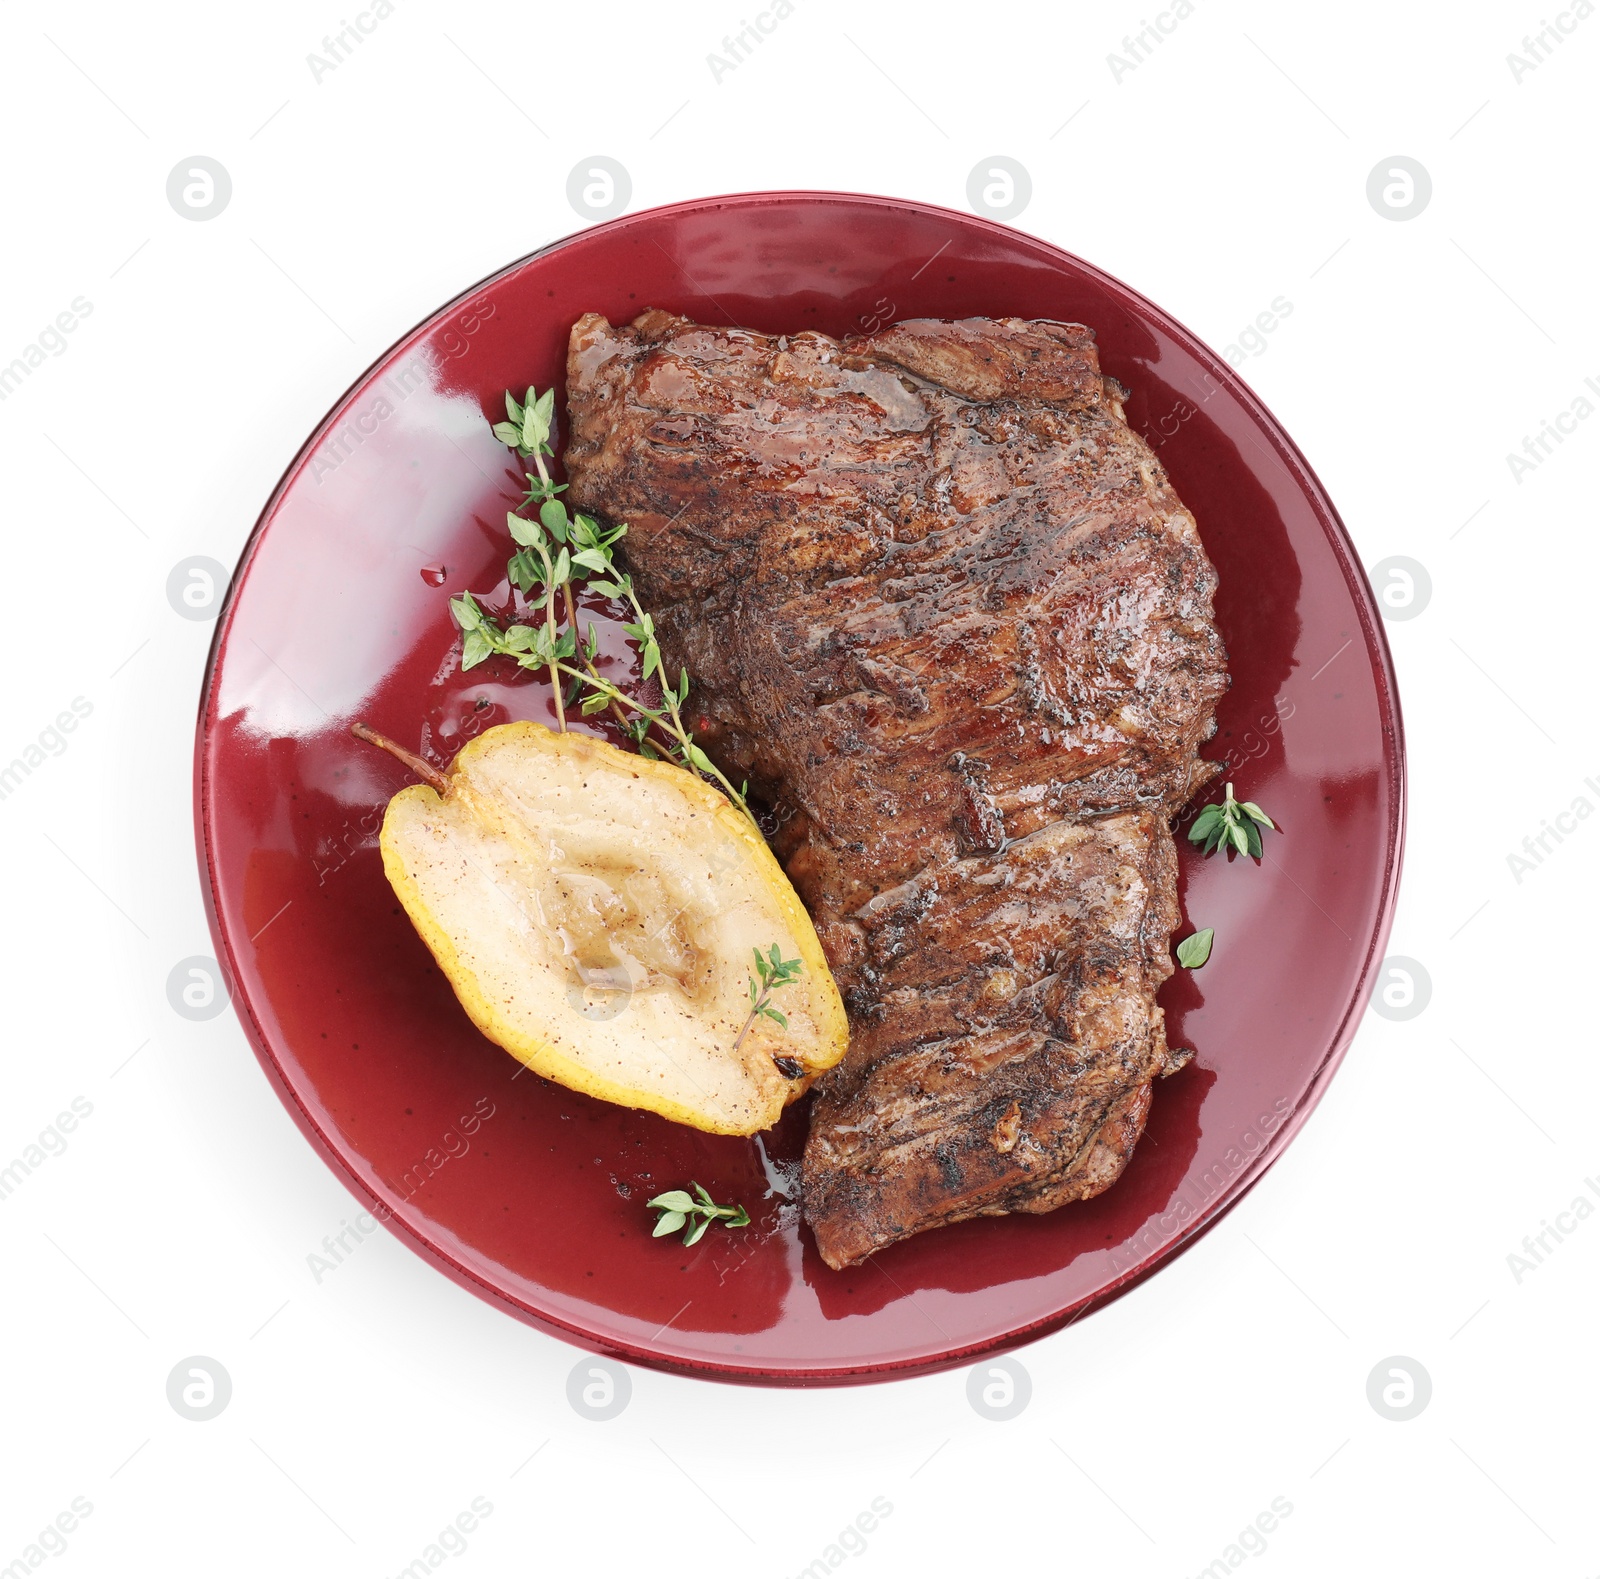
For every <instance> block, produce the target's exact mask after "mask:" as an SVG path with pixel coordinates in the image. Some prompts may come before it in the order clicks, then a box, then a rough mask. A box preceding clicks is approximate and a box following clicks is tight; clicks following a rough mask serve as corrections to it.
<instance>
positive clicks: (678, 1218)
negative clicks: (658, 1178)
mask: <svg viewBox="0 0 1600 1579" xmlns="http://www.w3.org/2000/svg"><path fill="white" fill-rule="evenodd" d="M689 1188H690V1189H692V1190H693V1191H694V1195H690V1194H689V1191H688V1190H668V1191H666V1193H665V1194H662V1195H658V1196H656V1198H655V1199H654V1200H653V1201H646V1202H645V1205H646V1206H648V1207H649V1208H650V1209H651V1210H652V1211H656V1212H659V1213H660V1214H661V1215H660V1216H659V1217H657V1218H656V1226H655V1228H654V1230H653V1231H652V1232H651V1235H650V1237H651V1238H652V1239H660V1238H662V1237H663V1235H666V1234H675V1233H676V1232H677V1231H678V1230H679V1229H680V1228H682V1227H683V1226H684V1224H685V1223H687V1224H688V1225H689V1231H688V1232H687V1233H686V1234H685V1235H684V1236H683V1242H684V1244H685V1245H693V1244H698V1243H699V1242H700V1240H701V1239H702V1238H703V1237H704V1235H705V1231H706V1229H708V1228H709V1227H710V1226H711V1225H712V1224H713V1223H716V1222H720V1223H721V1224H722V1225H723V1227H724V1228H745V1227H748V1226H749V1223H750V1214H749V1213H748V1212H747V1211H746V1210H745V1209H744V1208H743V1207H742V1206H718V1205H717V1203H716V1202H715V1201H714V1200H712V1199H711V1197H710V1195H709V1194H707V1192H706V1191H705V1190H703V1189H702V1188H701V1187H700V1186H699V1185H698V1184H695V1183H693V1182H692V1181H691V1183H690V1186H689ZM696 1197H698V1199H696Z"/></svg>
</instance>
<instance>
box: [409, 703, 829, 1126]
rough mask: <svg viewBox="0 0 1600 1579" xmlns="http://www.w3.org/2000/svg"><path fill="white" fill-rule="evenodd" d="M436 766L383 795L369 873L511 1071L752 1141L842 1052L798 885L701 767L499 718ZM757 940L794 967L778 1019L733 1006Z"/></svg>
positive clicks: (740, 1001) (744, 987)
mask: <svg viewBox="0 0 1600 1579" xmlns="http://www.w3.org/2000/svg"><path fill="white" fill-rule="evenodd" d="M440 782H443V783H444V785H445V788H444V792H443V793H442V794H441V793H440V792H439V791H438V790H436V789H435V788H433V787H430V785H427V784H413V785H411V786H410V787H408V788H406V789H403V790H401V791H400V792H399V793H398V794H397V795H396V796H395V797H394V798H393V799H392V800H391V801H390V802H389V808H388V811H387V813H386V815H385V817H384V823H383V831H382V834H381V836H380V841H379V842H380V847H381V850H382V854H383V868H384V873H385V875H386V876H387V877H388V879H389V882H390V884H391V885H392V887H393V888H394V891H395V893H396V894H397V895H398V896H399V899H400V902H401V903H402V904H403V905H404V907H405V909H406V913H407V914H408V915H409V916H410V917H411V920H412V923H413V924H414V925H415V927H416V929H417V931H418V932H419V933H420V934H421V936H422V939H423V941H424V942H425V943H426V944H427V945H428V947H429V949H431V950H432V952H433V956H434V958H435V959H436V960H437V961H438V963H439V966H440V968H441V969H442V970H443V971H444V973H445V975H446V977H447V978H448V979H449V981H450V984H451V986H452V987H453V988H454V989H455V992H456V996H457V997H458V998H459V999H460V1000H461V1005H462V1007H463V1008H464V1009H465V1010H466V1011H467V1014H468V1015H469V1016H470V1017H471V1019H472V1021H473V1023H474V1024H476V1025H477V1027H478V1029H479V1030H481V1031H482V1032H483V1033H484V1035H485V1036H487V1037H488V1038H489V1039H490V1040H491V1041H493V1042H496V1043H498V1044H499V1045H500V1046H501V1047H503V1048H505V1049H506V1051H508V1052H509V1053H511V1054H512V1055H513V1056H515V1057H516V1058H518V1059H520V1060H521V1061H522V1062H523V1063H524V1064H526V1065H527V1066H528V1068H530V1069H532V1070H534V1071H536V1072H537V1073H539V1074H541V1075H544V1076H546V1077H547V1078H549V1079H551V1080H554V1081H558V1082H559V1083H560V1084H562V1085H564V1086H569V1087H571V1088H572V1089H573V1090H575V1091H585V1092H588V1093H589V1094H590V1095H591V1096H595V1097H599V1098H601V1099H602V1100H603V1101H607V1102H616V1103H620V1104H622V1105H623V1106H626V1107H634V1108H645V1109H648V1110H650V1111H651V1112H654V1113H659V1114H661V1115H662V1116H663V1117H664V1118H668V1119H672V1120H674V1121H675V1122H677V1123H681V1124H688V1125H692V1126H693V1127H694V1128H696V1129H702V1130H709V1131H711V1132H713V1133H716V1134H723V1135H751V1134H754V1133H755V1132H756V1131H758V1130H761V1129H765V1128H766V1127H767V1126H769V1125H770V1124H772V1123H773V1122H774V1121H775V1120H776V1119H777V1118H778V1116H779V1115H780V1114H781V1112H782V1111H783V1108H784V1106H785V1105H786V1104H787V1103H788V1102H791V1101H793V1099H794V1098H795V1097H797V1096H798V1095H799V1094H800V1093H801V1092H802V1091H804V1090H805V1088H806V1087H807V1086H808V1085H809V1084H810V1083H811V1081H812V1080H813V1079H814V1078H815V1077H816V1076H817V1075H818V1074H820V1073H821V1072H822V1071H823V1070H824V1069H827V1068H830V1067H832V1065H834V1064H836V1063H837V1062H838V1061H839V1059H840V1058H842V1057H843V1056H844V1051H845V1046H846V1043H847V1041H848V1037H849V1032H848V1029H847V1025H846V1020H845V1014H844V1006H843V1004H842V1003H841V1002H840V999H839V992H838V989H837V987H835V985H834V982H833V977H832V976H831V975H830V974H829V972H828V966H827V961H826V959H825V958H824V957H823V953H822V948H821V945H820V944H819V943H818V941H817V935H816V931H815V929H814V928H813V927H812V925H811V920H810V918H809V917H808V916H807V914H806V912H805V908H804V906H802V905H801V903H800V899H799V896H798V895H797V894H796V893H795V891H794V889H793V887H792V886H791V885H790V883H789V879H788V878H787V877H786V876H785V875H784V873H783V869H782V868H781V867H780V866H779V865H778V863H777V861H776V860H775V859H774V858H773V855H772V852H771V851H770V850H769V849H768V848H767V846H766V844H765V842H764V841H763V840H762V839H761V837H760V835H759V834H758V833H757V832H756V831H755V830H754V828H752V827H751V825H750V823H749V820H748V819H747V818H746V817H745V816H744V815H743V814H742V813H741V812H739V811H738V809H737V808H735V807H734V806H732V805H731V804H730V803H729V802H728V801H727V800H726V799H725V798H724V797H723V796H722V795H721V794H720V793H719V792H718V791H717V790H715V789H713V788H712V787H711V786H710V785H709V784H707V783H705V781H703V780H702V779H699V778H696V777H695V776H694V775H693V774H691V773H689V772H687V771H686V770H685V769H683V768H679V767H676V766H674V765H672V764H670V763H666V762H653V761H650V760H648V759H646V758H644V757H640V756H635V755H633V754H632V753H629V752H625V751H619V750H618V749H617V748H615V747H614V746H610V745H607V744H606V743H605V742H603V741H600V740H596V739H593V738H592V737H590V736H587V735H580V734H573V733H569V734H556V733H555V732H553V731H551V730H548V729H545V728H544V727H543V726H542V725H539V724H534V723H516V724H502V725H500V726H499V727H497V728H494V729H490V730H488V731H486V732H485V733H484V734H483V735H481V736H479V737H478V738H477V739H476V740H474V741H472V742H471V743H470V744H468V745H467V746H465V747H463V749H462V750H461V752H460V754H459V755H458V756H457V757H456V760H455V764H454V766H453V767H452V769H451V771H450V773H449V775H448V776H447V778H446V779H444V780H442V781H440ZM774 943H776V944H777V945H778V946H779V948H780V950H781V951H782V957H783V958H784V959H795V958H798V959H799V960H800V962H801V972H800V976H799V979H798V980H796V981H794V982H792V983H790V984H788V985H786V986H783V987H781V988H779V989H778V990H777V992H776V993H775V994H774V995H773V997H772V998H771V1000H770V1001H771V1004H772V1007H773V1008H775V1009H777V1010H778V1011H779V1012H780V1013H782V1014H783V1015H784V1016H785V1018H786V1019H787V1020H788V1027H787V1029H785V1028H782V1027H780V1026H779V1025H778V1024H776V1023H775V1022H774V1021H772V1020H770V1019H768V1018H766V1017H765V1016H757V1017H756V1018H755V1019H754V1021H753V1022H751V1020H750V1010H751V996H750V982H751V980H752V978H753V975H754V972H753V969H752V967H753V965H754V960H753V957H752V950H755V949H760V950H761V952H762V953H763V954H764V955H765V954H768V953H769V952H770V950H771V947H772V945H773V944H774ZM741 1033H742V1034H741ZM778 1059H782V1060H784V1062H785V1064H786V1065H788V1068H789V1070H790V1071H793V1070H794V1069H796V1068H798V1070H799V1073H798V1074H796V1075H791V1074H790V1073H786V1072H785V1071H784V1069H781V1068H780V1067H779V1065H778V1063H777V1062H776V1060H778Z"/></svg>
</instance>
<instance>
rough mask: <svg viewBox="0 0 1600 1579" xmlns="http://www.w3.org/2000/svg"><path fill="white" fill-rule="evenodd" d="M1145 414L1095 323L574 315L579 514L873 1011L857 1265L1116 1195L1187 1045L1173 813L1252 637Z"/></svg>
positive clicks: (848, 1229) (845, 1126)
mask: <svg viewBox="0 0 1600 1579" xmlns="http://www.w3.org/2000/svg"><path fill="white" fill-rule="evenodd" d="M1123 394H1124V392H1123V391H1122V390H1121V389H1120V388H1119V387H1118V385H1117V384H1116V383H1115V382H1114V381H1113V380H1111V379H1110V378H1107V377H1106V376H1104V375H1103V374H1102V373H1101V371H1100V367H1099V361H1098V357H1097V355H1096V350H1095V342H1094V336H1093V334H1092V333H1091V332H1090V330H1088V329H1086V328H1083V327H1082V326H1080V325H1076V324H1066V323H1053V322H1035V321H1026V320H1021V319H1015V318H1006V319H983V318H973V319H963V320H960V321H955V322H944V321H936V320H931V319H918V320H913V321H909V322H904V323H899V324H895V325H893V326H891V327H889V328H885V329H882V330H880V331H878V332H877V333H874V334H868V335H860V336H851V337H849V338H847V339H845V340H843V341H838V340H833V339H830V338H828V337H827V336H825V335H822V334H817V333H810V332H807V333H802V334H796V335H791V336H783V335H767V334H758V333H754V332H752V331H749V330H744V329H718V328H709V327H706V326H704V325H700V324H695V323H692V322H689V321H688V320H686V319H683V318H678V317H674V316H672V315H670V314H668V313H664V312H659V311H651V312H647V313H645V314H644V315H643V316H641V317H640V318H638V319H637V320H635V322H634V323H633V324H631V325H629V326H627V327H620V328H619V327H613V325H611V324H610V323H608V322H607V321H606V320H605V319H604V318H601V317H599V316H597V315H594V314H590V315H588V316H586V317H584V318H583V319H581V320H580V321H579V322H578V323H577V325H576V326H575V327H574V329H573V331H572V339H571V346H570V351H569V360H568V385H567V398H568V406H569V412H570V419H571V435H570V440H569V443H568V445H567V450H566V465H567V471H568V475H569V477H570V480H571V492H570V498H571V500H572V502H573V503H575V504H576V505H578V506H579V507H581V508H584V509H587V510H591V511H594V512H596V513H603V514H605V515H607V516H609V517H611V518H612V519H615V520H624V521H627V522H628V523H629V531H628V536H627V538H626V539H625V542H624V548H625V550H626V559H627V562H628V565H629V568H630V569H631V571H632V573H633V575H634V577H635V580H636V584H637V587H638V589H639V592H640V595H641V598H642V601H643V602H644V605H645V607H646V608H648V609H650V610H651V611H652V612H653V614H654V617H655V620H656V624H657V628H658V631H659V633H660V638H661V644H662V649H663V651H664V653H665V655H666V657H667V661H668V663H669V665H670V667H671V668H672V671H673V673H676V672H677V669H678V666H679V665H685V666H687V668H688V670H689V672H690V674H691V675H692V676H693V677H694V681H695V685H696V690H695V692H694V695H693V696H692V697H691V701H690V707H689V712H690V717H691V719H692V720H693V721H694V723H695V725H696V727H697V728H699V729H700V730H701V732H702V733H701V737H700V738H701V739H702V741H703V742H704V743H705V744H706V746H707V748H708V749H709V750H711V751H712V753H713V754H714V755H715V756H717V757H718V759H719V761H720V762H721V763H722V765H723V766H724V768H725V769H726V770H727V771H728V772H729V773H730V775H731V776H732V777H733V778H734V779H735V781H737V780H738V779H739V778H740V777H742V776H748V777H749V779H750V782H751V784H752V786H753V787H754V789H755V791H757V792H759V793H760V794H761V795H762V796H763V797H765V798H766V799H767V800H768V801H769V802H770V804H771V806H772V808H773V816H774V819H775V825H776V831H775V833H774V836H773V842H774V845H775V847H776V849H777V850H778V853H779V856H780V858H781V859H782V860H783V862H784V865H785V867H786V869H787V870H788V873H789V875H790V877H791V878H792V880H793V881H794V883H795V886H796V888H797V889H798V890H799V892H800V895H801V897H802V898H803V899H804V901H805V903H806V905H807V908H808V909H809V910H810V912H811V915H812V917H813V918H814V920H815V922H816V924H817V929H818V932H819V934H820V936H821V938H822V943H823V947H824V949H825V950H826V951H827V955H828V959H829V961H830V963H831V965H832V968H833V971H834V974H835V976H836V978H837V980H838V983H839V986H840V989H841V991H842V992H843V994H844V999H845V1003H846V1006H847V1007H848V1009H849V1012H850V1022H851V1045H850V1051H849V1052H848V1054H847V1055H846V1057H845V1059H844V1061H843V1063H841V1064H840V1065H839V1066H838V1067H837V1068H836V1069H834V1070H832V1071H831V1072H830V1073H829V1074H827V1075H826V1076H824V1077H823V1078H822V1079H821V1080H820V1081H819V1082H818V1084H817V1087H816V1091H815V1100H814V1106H813V1110H812V1116H811V1130H810V1138H809V1141H808V1143H807V1146H806V1152H805V1160H804V1170H803V1188H804V1198H805V1214H806V1219H807V1221H808V1222H809V1224H810V1226H811V1228H812V1230H813V1232H814V1233H815V1235H816V1240H817V1244H818V1246H819V1248H820V1250H821V1252H822V1255H823V1257H824V1259H825V1260H826V1261H827V1262H828V1263H829V1265H831V1266H834V1267H843V1266H849V1265H851V1264H852V1263H854V1262H857V1261H859V1260H861V1259H862V1258H863V1257H864V1256H867V1255H869V1254H870V1253H871V1252H872V1251H874V1250H876V1249H878V1248H880V1247H882V1246H884V1245H888V1244H891V1243H893V1242H894V1241H896V1240H899V1239H904V1238H906V1237H908V1236H909V1235H911V1234H915V1233H919V1232H921V1231H922V1230H924V1229H927V1228H933V1227H937V1226H939V1225H940V1224H944V1223H952V1222H957V1221H959V1220H961V1219H962V1218H968V1217H974V1216H983V1215H996V1214H1000V1213H1004V1212H1043V1211H1049V1210H1052V1209H1053V1208H1055V1207H1057V1206H1059V1205H1061V1204H1063V1203H1064V1202H1067V1201H1074V1200H1081V1199H1083V1198H1085V1197H1087V1196H1091V1195H1095V1194H1098V1193H1099V1192H1100V1191H1102V1190H1104V1189H1106V1188H1107V1186H1109V1185H1110V1184H1111V1183H1113V1182H1114V1181H1115V1179H1116V1178H1117V1176H1118V1175H1119V1174H1120V1172H1121V1171H1122V1169H1123V1167H1124V1165H1125V1164H1126V1163H1127V1160H1128V1157H1129V1156H1130V1154H1131V1152H1132V1150H1133V1147H1134V1145H1135V1143H1136V1142H1137V1140H1138V1138H1139V1135H1140V1133H1141V1131H1142V1129H1143V1127H1144V1122H1145V1117H1146V1115H1147V1113H1148V1112H1149V1109H1150V1103H1151V1082H1152V1081H1153V1080H1154V1079H1155V1078H1156V1077H1158V1076H1160V1075H1162V1074H1163V1073H1166V1072H1169V1071H1170V1070H1171V1069H1173V1068H1175V1067H1176V1066H1177V1064H1178V1063H1179V1062H1181V1060H1182V1056H1183V1055H1182V1054H1181V1053H1178V1052H1175V1051H1174V1050H1172V1049H1169V1047H1168V1046H1167V1041H1166V1035H1165V1029H1164V1025H1163V1019H1162V1011H1161V1009H1160V1008H1158V1007H1157V1005H1156V992H1157V989H1158V988H1159V987H1160V986H1161V983H1162V982H1163V981H1164V980H1165V979H1166V978H1167V977H1168V976H1169V975H1170V974H1171V972H1172V963H1171V959H1170V955H1169V939H1170V935H1171V933H1172V931H1173V929H1174V927H1175V925H1176V924H1177V921H1178V906H1177V896H1176V882H1177V863H1176V857H1175V852H1174V846H1173V837H1172V830H1171V823H1172V819H1173V817H1174V815H1175V814H1176V812H1177V811H1178V810H1179V809H1180V808H1181V807H1182V806H1183V805H1184V803H1185V802H1186V801H1188V800H1189V799H1190V797H1191V796H1192V795H1193V794H1194V793H1195V791H1196V790H1197V789H1199V788H1200V787H1201V786H1202V785H1203V784H1204V783H1205V782H1206V781H1207V780H1208V778H1209V777H1210V776H1211V775H1212V773H1213V772H1214V771H1215V770H1214V769H1213V768H1212V767H1211V766H1210V765H1209V764H1208V763H1206V762H1204V761H1203V760H1202V759H1201V757H1200V755H1199V751H1200V747H1201V745H1202V743H1203V742H1204V741H1205V740H1206V739H1207V738H1208V737H1209V736H1210V735H1211V734H1212V733H1213V731H1214V728H1215V725H1214V722H1213V716H1212V715H1213V709H1214V707H1215V704H1216V702H1217V699H1218V698H1219V697H1220V696H1221V695H1222V693H1223V691H1224V690H1225V689H1226V687H1227V684H1228V679H1227V674H1226V670H1225V663H1226V655H1225V653H1224V651H1223V647H1222V642H1221V640H1220V639H1219V637H1218V635H1217V631H1216V627H1215V625H1214V623H1213V620H1212V593H1213V589H1214V587H1215V582H1216V576H1215V572H1214V571H1213V569H1212V567H1211V564H1210V562H1209V560H1208V559H1207V558H1206V554H1205V550H1204V549H1203V548H1202V546H1201V543H1200V537H1199V533H1198V532H1197V530H1196V528H1195V522H1194V518H1193V517H1192V516H1191V515H1190V513H1189V512H1188V510H1186V509H1185V508H1184V506H1183V503H1182V501H1181V500H1179V498H1178V496H1177V495H1176V494H1175V493H1174V492H1173V489H1172V486H1171V484H1170V483H1169V482H1168V480H1167V477H1166V473H1165V471H1164V470H1163V469H1162V466H1161V463H1160V462H1159V461H1158V460H1157V459H1156V457H1155V455H1154V454H1153V453H1152V451H1151V450H1150V448H1149V447H1148V446H1147V445H1146V444H1145V443H1144V442H1143V441H1142V440H1141V439H1140V438H1139V437H1138V435H1137V434H1135V433H1134V432H1133V431H1132V430H1131V429H1130V428H1129V427H1128V425H1127V423H1126V422H1125V421H1124V418H1123V412H1122V404H1121V402H1122V398H1123Z"/></svg>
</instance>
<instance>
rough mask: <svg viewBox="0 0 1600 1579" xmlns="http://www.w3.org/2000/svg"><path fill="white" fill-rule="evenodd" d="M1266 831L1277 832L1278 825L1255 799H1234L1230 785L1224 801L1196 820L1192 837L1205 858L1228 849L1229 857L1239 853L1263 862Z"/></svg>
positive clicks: (1191, 833)
mask: <svg viewBox="0 0 1600 1579" xmlns="http://www.w3.org/2000/svg"><path fill="white" fill-rule="evenodd" d="M1263 828H1270V829H1272V831H1273V832H1274V833H1276V832H1277V831H1278V825H1277V824H1276V823H1275V822H1274V821H1273V820H1272V819H1271V818H1270V817H1269V816H1268V815H1267V814H1266V813H1265V812H1264V811H1262V809H1261V808H1260V807H1259V806H1258V805H1256V803H1255V802H1254V801H1253V800H1235V799H1234V798H1233V785H1232V784H1229V785H1228V788H1227V791H1226V793H1225V795H1224V798H1223V799H1222V800H1221V801H1220V802H1218V803H1214V804H1213V805H1210V806H1207V807H1206V808H1205V810H1204V811H1202V812H1201V813H1200V815H1199V816H1198V817H1196V818H1195V820H1194V824H1193V826H1192V827H1191V828H1190V829H1189V838H1190V840H1191V841H1192V842H1193V843H1195V844H1198V845H1200V846H1201V847H1202V849H1203V851H1204V853H1205V854H1206V855H1211V854H1213V853H1214V852H1215V851H1217V850H1219V849H1223V848H1227V849H1228V853H1229V854H1230V855H1231V854H1232V853H1233V851H1234V850H1237V851H1238V852H1239V853H1240V855H1253V856H1255V857H1256V858H1257V859H1260V856H1261V830H1262V829H1263Z"/></svg>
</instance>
